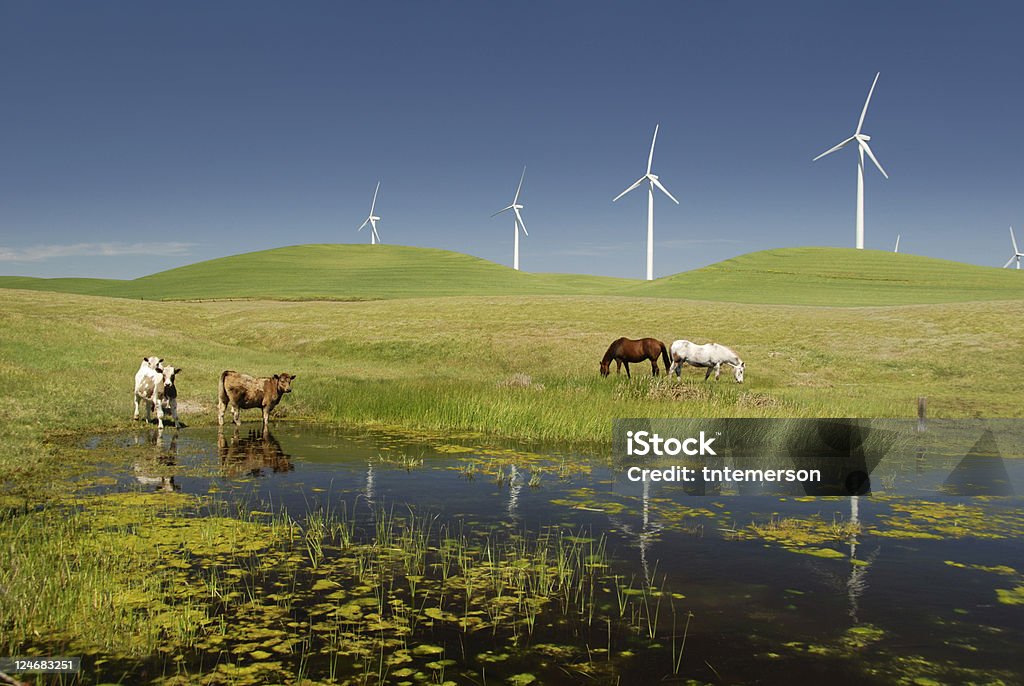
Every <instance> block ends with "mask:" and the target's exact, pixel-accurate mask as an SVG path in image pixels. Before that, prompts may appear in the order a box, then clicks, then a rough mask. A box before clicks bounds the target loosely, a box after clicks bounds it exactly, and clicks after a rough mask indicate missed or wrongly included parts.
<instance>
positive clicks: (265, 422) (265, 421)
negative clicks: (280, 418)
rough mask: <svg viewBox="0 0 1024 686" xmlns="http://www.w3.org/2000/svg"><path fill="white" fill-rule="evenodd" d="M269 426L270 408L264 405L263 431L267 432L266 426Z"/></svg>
mask: <svg viewBox="0 0 1024 686" xmlns="http://www.w3.org/2000/svg"><path fill="white" fill-rule="evenodd" d="M269 424H270V408H269V407H267V406H266V405H264V406H263V430H264V431H266V430H267V426H268V425H269Z"/></svg>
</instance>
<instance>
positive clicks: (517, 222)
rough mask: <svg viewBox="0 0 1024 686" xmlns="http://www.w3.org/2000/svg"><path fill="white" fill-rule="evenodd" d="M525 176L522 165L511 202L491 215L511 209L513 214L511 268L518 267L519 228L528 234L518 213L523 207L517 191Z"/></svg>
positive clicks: (524, 168)
mask: <svg viewBox="0 0 1024 686" xmlns="http://www.w3.org/2000/svg"><path fill="white" fill-rule="evenodd" d="M525 178H526V167H525V166H524V167H523V175H522V176H520V177H519V186H518V187H517V188H516V197H515V198H513V199H512V204H511V205H509V206H508V207H505V208H502V209H500V210H498V211H497V212H495V213H494V214H492V215H491V216H492V217H497V216H498V215H499V214H501V213H502V212H508V211H509V210H512V212H513V213H514V214H515V218H514V219H513V220H512V232H513V234H514V235H515V238H514V239H513V240H514V242H513V245H514V247H513V249H512V268H513V269H519V229H520V228H522V230H523V234H525V235H527V236H529V235H530V234H529V233H527V232H526V223H525V222H523V215H521V214H519V210H521V209H523V206H522V205H520V204H519V191H521V190H523V179H525Z"/></svg>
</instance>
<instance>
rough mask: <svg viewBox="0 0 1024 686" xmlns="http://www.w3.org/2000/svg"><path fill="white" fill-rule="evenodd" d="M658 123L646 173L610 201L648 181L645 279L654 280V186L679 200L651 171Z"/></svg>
mask: <svg viewBox="0 0 1024 686" xmlns="http://www.w3.org/2000/svg"><path fill="white" fill-rule="evenodd" d="M659 126H660V124H655V126H654V138H652V139H651V154H650V155H648V156H647V173H646V174H644V175H643V176H641V177H640V178H639V179H637V180H636V183H634V184H633V185H632V186H630V187H629V188H627V189H626V190H624V191H622V192H621V193H619V194H618V195H616V196H615V198H614V199H613V200H612V202H615V201H616V200H618V199H619V198H621V197H622V196H624V195H625V194H626V193H629V192H630V191H631V190H634V189H636V188H639V187H640V185H641V184H643V182H644V181H647V182H648V185H649V187H648V189H647V280H648V281H653V280H654V187H655V186H657V187H658V188H659V189H660V190H661V192H662V193H664V194H665V195H667V196H668V197H669V198H670V199H671V200H672V202H674V203H675V204H677V205H678V204H679V201H678V200H676V199H675V198H673V197H672V194H671V193H669V192H668V189H667V188H665V187H664V186H662V185H661V181H658V175H657V174H652V173H651V164H652V163H653V162H654V142H655V141H657V140H658V127H659Z"/></svg>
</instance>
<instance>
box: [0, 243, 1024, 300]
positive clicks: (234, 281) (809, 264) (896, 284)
mask: <svg viewBox="0 0 1024 686" xmlns="http://www.w3.org/2000/svg"><path fill="white" fill-rule="evenodd" d="M0 288H19V289H29V290H45V291H59V292H68V293H79V294H84V295H105V296H112V297H121V298H142V299H146V300H205V299H230V298H256V299H269V300H284V299H337V300H368V299H395V298H408V297H438V296H455V295H480V296H499V295H618V296H630V297H659V298H685V299H689V300H713V301H722V302H742V303H764V304H792V305H834V306H860V305H895V304H918V303H943V302H969V301H977V300H1019V299H1024V274H1021V273H1016V272H1012V271H1010V270H1002V269H995V268H990V267H978V266H974V265H967V264H961V263H958V262H949V261H946V260H936V259H932V258H928V257H919V256H916V255H899V254H894V253H890V252H882V251H875V250H852V249H843V248H784V249H778V250H768V251H763V252H757V253H751V254H748V255H741V256H739V257H736V258H733V259H730V260H726V261H724V262H719V263H717V264H713V265H710V266H708V267H704V268H702V269H696V270H694V271H690V272H682V273H680V274H675V275H672V276H667V277H663V278H661V279H658V280H656V281H653V282H645V281H640V280H632V279H614V278H609V277H599V276H583V275H573V274H534V273H529V272H516V271H514V270H512V269H510V268H508V267H505V266H503V265H499V264H496V263H494V262H489V261H487V260H483V259H480V258H476V257H471V256H469V255H463V254H460V253H453V252H449V251H446V250H435V249H429V248H409V247H402V246H394V245H373V246H371V245H299V246H291V247H287V248H277V249H274V250H264V251H261V252H252V253H245V254H242V255H235V256H232V257H224V258H220V259H216V260H208V261H206V262H198V263H196V264H192V265H188V266H185V267H179V268H177V269H171V270H168V271H165V272H160V273H157V274H152V275H150V276H144V277H142V278H139V279H134V280H130V281H119V280H108V279H33V278H28V277H0Z"/></svg>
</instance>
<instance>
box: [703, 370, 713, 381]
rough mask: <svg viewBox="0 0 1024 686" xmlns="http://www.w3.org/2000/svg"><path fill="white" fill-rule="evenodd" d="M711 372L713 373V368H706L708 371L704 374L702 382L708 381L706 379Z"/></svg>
mask: <svg viewBox="0 0 1024 686" xmlns="http://www.w3.org/2000/svg"><path fill="white" fill-rule="evenodd" d="M713 371H715V368H714V367H708V371H707V373H706V374H704V380H705V381H707V380H708V377H709V376H711V372H713Z"/></svg>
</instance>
